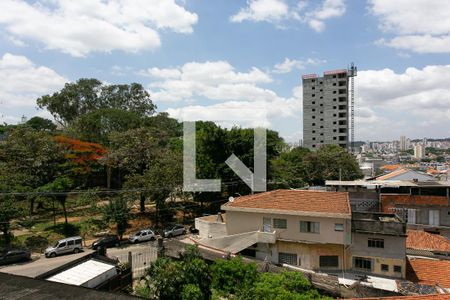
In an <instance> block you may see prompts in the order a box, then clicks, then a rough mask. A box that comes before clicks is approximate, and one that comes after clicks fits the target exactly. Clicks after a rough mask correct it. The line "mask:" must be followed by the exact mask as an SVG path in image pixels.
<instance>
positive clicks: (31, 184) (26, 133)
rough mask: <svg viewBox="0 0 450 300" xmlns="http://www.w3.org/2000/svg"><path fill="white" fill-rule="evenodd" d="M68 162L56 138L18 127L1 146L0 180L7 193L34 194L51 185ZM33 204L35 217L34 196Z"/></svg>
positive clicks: (31, 200)
mask: <svg viewBox="0 0 450 300" xmlns="http://www.w3.org/2000/svg"><path fill="white" fill-rule="evenodd" d="M64 160H65V158H64V156H63V153H62V152H61V151H60V148H59V145H58V144H57V143H56V142H55V141H54V139H53V137H52V136H51V135H49V134H48V133H47V132H44V131H36V130H34V129H31V128H29V127H16V128H14V129H13V130H11V131H9V132H8V134H7V137H6V139H5V140H4V142H3V143H0V179H2V180H3V182H4V183H5V191H9V192H32V191H34V190H35V189H37V188H39V187H41V186H43V185H45V184H47V183H49V182H52V181H53V180H54V179H55V178H56V177H57V176H58V175H59V172H60V169H59V166H60V165H61V164H62V163H63V162H64ZM28 199H29V200H30V215H31V214H32V213H33V209H34V201H35V196H33V195H30V196H28Z"/></svg>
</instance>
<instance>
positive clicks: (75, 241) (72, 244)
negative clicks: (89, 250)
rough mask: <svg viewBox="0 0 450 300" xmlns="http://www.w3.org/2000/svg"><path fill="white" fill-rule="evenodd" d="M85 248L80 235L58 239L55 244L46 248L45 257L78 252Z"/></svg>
mask: <svg viewBox="0 0 450 300" xmlns="http://www.w3.org/2000/svg"><path fill="white" fill-rule="evenodd" d="M81 250H83V243H82V239H81V237H80V236H73V237H68V238H65V239H62V240H59V241H57V242H56V243H55V244H54V245H53V246H50V247H48V248H47V249H45V252H44V254H45V257H55V256H57V255H60V254H65V253H78V252H80V251H81Z"/></svg>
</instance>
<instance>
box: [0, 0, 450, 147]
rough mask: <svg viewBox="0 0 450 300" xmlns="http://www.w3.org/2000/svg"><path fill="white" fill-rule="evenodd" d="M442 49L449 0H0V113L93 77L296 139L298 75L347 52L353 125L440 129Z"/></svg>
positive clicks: (169, 106)
mask: <svg viewBox="0 0 450 300" xmlns="http://www.w3.org/2000/svg"><path fill="white" fill-rule="evenodd" d="M449 54H450V1H449V0H426V1H425V0H396V1H391V0H370V1H362V0H346V1H344V0H316V1H298V0H297V1H289V0H249V1H237V0H236V1H229V0H215V1H204V0H184V1H175V0H165V1H163V0H129V1H127V0H102V1H101V0H80V1H69V0H40V1H23V0H17V1H12V0H2V1H0V121H5V122H9V123H15V122H17V121H19V120H20V117H21V116H22V115H26V116H27V117H32V116H33V115H41V116H48V112H45V111H38V110H36V104H35V100H36V98H37V97H39V96H40V95H43V94H47V93H52V92H54V91H57V90H59V89H60V88H61V87H62V86H63V84H64V82H69V81H75V80H77V79H78V78H81V77H94V78H98V79H100V80H103V81H105V82H108V83H129V82H139V83H142V84H143V85H144V86H145V88H146V89H148V91H149V92H150V93H151V95H152V98H153V100H154V102H155V103H156V104H157V105H158V111H168V112H169V113H170V114H171V115H172V116H174V117H177V118H179V119H183V118H186V117H187V118H190V119H197V118H198V119H211V120H217V121H221V122H222V124H223V125H224V126H229V125H231V124H241V125H243V126H253V125H265V126H268V127H270V128H273V129H275V130H278V131H280V133H281V135H282V136H283V137H284V138H285V139H286V140H287V141H293V142H295V141H298V140H299V139H300V138H301V136H302V116H301V115H302V104H301V102H302V100H301V99H302V89H301V88H302V87H301V80H300V78H301V75H302V74H306V73H317V74H322V73H323V71H325V70H332V69H341V68H346V67H347V66H348V65H349V63H350V62H355V63H356V65H357V66H358V69H359V74H358V77H357V78H356V81H355V82H356V100H357V102H356V116H357V118H356V138H357V139H370V140H392V139H398V137H399V136H400V135H407V136H408V137H411V138H419V137H423V136H427V137H444V136H447V137H448V136H450V121H449V119H450V84H449V83H450V63H449V57H450V56H449ZM225 114H227V116H226V117H224V115H225ZM223 119H225V121H224V120H223Z"/></svg>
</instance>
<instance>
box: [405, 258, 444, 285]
mask: <svg viewBox="0 0 450 300" xmlns="http://www.w3.org/2000/svg"><path fill="white" fill-rule="evenodd" d="M406 279H407V280H410V281H412V282H415V283H420V284H424V285H433V286H434V285H436V284H438V285H439V286H440V287H442V288H450V261H448V260H436V259H426V258H408V260H407V263H406Z"/></svg>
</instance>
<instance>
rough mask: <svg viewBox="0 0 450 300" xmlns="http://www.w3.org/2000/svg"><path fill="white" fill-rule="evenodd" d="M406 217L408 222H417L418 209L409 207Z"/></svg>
mask: <svg viewBox="0 0 450 300" xmlns="http://www.w3.org/2000/svg"><path fill="white" fill-rule="evenodd" d="M406 219H407V222H408V224H416V210H415V209H413V208H408V211H407V214H406Z"/></svg>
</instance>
